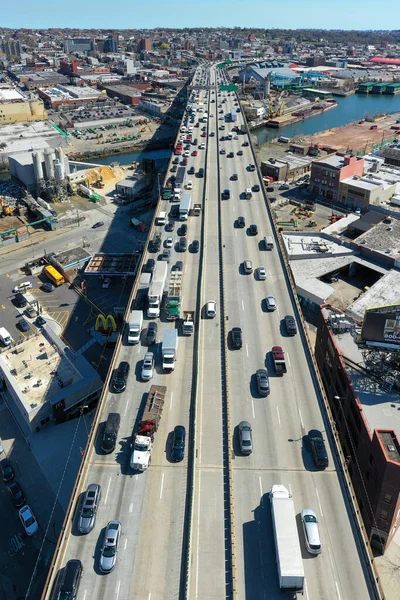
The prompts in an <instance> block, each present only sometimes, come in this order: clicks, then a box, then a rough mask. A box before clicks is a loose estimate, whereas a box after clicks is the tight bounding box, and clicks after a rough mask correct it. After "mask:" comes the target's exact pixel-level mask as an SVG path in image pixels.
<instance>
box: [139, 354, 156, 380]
mask: <svg viewBox="0 0 400 600" xmlns="http://www.w3.org/2000/svg"><path fill="white" fill-rule="evenodd" d="M153 370H154V354H153V352H146V354H145V355H144V359H143V367H142V379H143V381H149V380H150V379H151V378H152V377H153Z"/></svg>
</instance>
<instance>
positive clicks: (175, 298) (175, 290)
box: [165, 271, 182, 321]
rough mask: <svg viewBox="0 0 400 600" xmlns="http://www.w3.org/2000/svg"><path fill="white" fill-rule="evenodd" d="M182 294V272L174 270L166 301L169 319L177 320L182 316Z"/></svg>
mask: <svg viewBox="0 0 400 600" xmlns="http://www.w3.org/2000/svg"><path fill="white" fill-rule="evenodd" d="M181 296H182V272H181V271H172V272H171V276H170V279H169V284H168V295H167V300H166V303H165V309H166V311H167V320H168V321H175V319H179V316H180V306H181Z"/></svg>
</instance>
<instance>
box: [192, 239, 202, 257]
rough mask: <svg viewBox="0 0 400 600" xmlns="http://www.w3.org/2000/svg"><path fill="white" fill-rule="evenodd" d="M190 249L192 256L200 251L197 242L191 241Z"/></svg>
mask: <svg viewBox="0 0 400 600" xmlns="http://www.w3.org/2000/svg"><path fill="white" fill-rule="evenodd" d="M191 248H192V252H193V254H196V253H197V252H198V251H199V249H200V244H199V240H193V242H192V246H191Z"/></svg>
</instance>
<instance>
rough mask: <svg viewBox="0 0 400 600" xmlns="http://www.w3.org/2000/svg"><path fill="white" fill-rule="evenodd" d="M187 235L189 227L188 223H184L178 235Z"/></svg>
mask: <svg viewBox="0 0 400 600" xmlns="http://www.w3.org/2000/svg"><path fill="white" fill-rule="evenodd" d="M186 234H187V225H186V223H183V224H182V225H181V226H180V227H179V229H178V235H180V236H182V235H186Z"/></svg>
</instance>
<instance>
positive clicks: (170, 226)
mask: <svg viewBox="0 0 400 600" xmlns="http://www.w3.org/2000/svg"><path fill="white" fill-rule="evenodd" d="M174 229H175V223H174V221H169V222H168V223H167V224H166V226H165V231H173V230H174Z"/></svg>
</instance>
